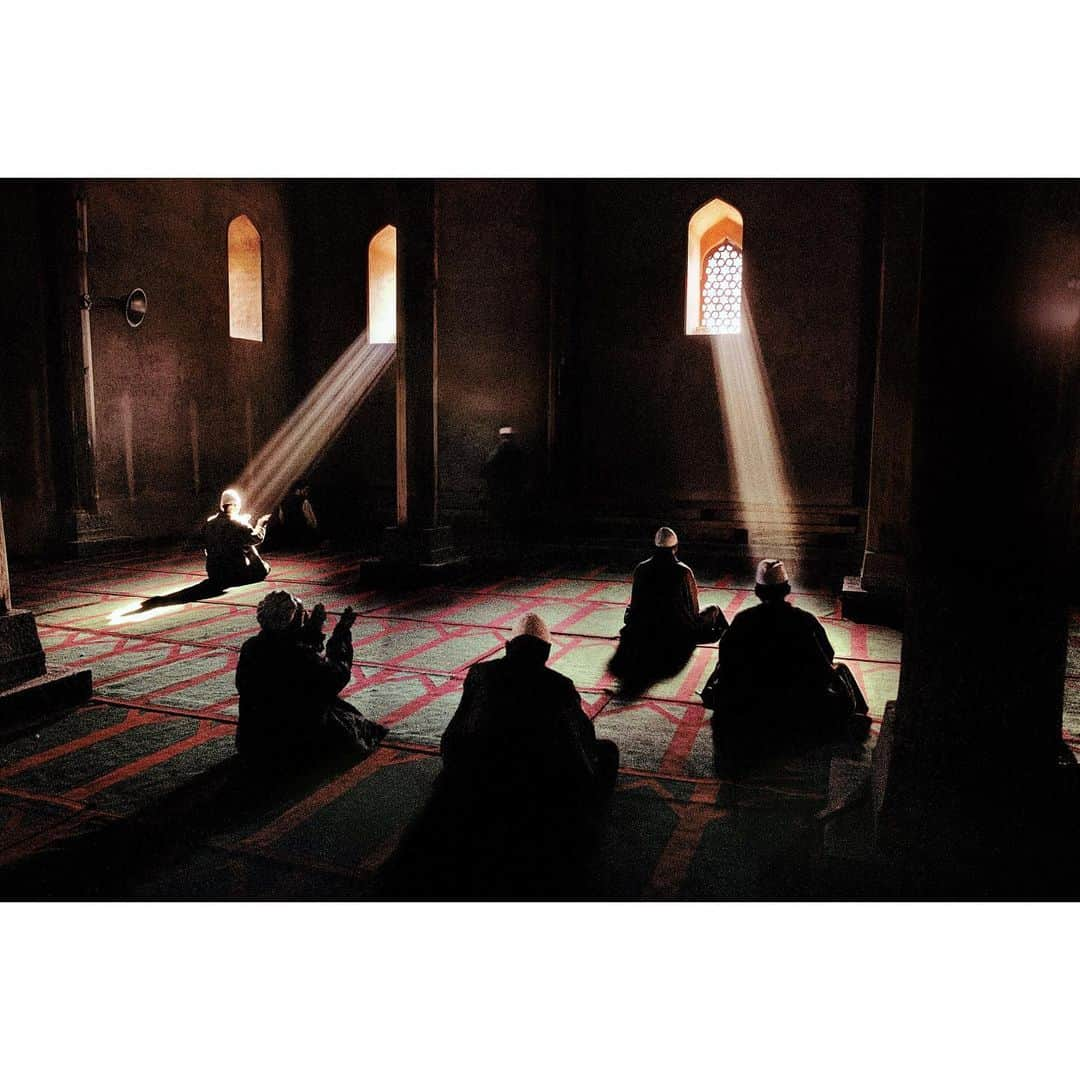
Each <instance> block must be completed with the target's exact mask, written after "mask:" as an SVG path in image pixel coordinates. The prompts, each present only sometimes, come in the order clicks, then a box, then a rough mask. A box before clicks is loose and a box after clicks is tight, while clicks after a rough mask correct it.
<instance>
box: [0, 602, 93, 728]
mask: <svg viewBox="0 0 1080 1080" xmlns="http://www.w3.org/2000/svg"><path fill="white" fill-rule="evenodd" d="M91 689H92V680H91V674H90V669H89V668H86V669H82V670H74V669H69V668H62V667H56V668H49V667H47V666H46V663H45V653H44V651H43V649H42V648H41V641H40V639H39V638H38V632H37V624H36V623H35V621H34V616H33V613H32V612H29V611H18V610H16V611H11V612H8V613H7V614H6V615H0V725H3V726H8V725H11V724H18V723H19V721H21V720H27V719H31V718H33V717H36V716H39V715H41V714H43V713H46V712H51V711H52V710H54V709H60V708H67V707H70V706H71V705H77V704H80V703H81V702H83V701H86V700H87V699H88V698H89V697H90V693H91Z"/></svg>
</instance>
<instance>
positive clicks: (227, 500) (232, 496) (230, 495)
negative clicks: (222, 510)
mask: <svg viewBox="0 0 1080 1080" xmlns="http://www.w3.org/2000/svg"><path fill="white" fill-rule="evenodd" d="M221 505H222V506H239V505H240V492H239V491H237V490H236V489H235V488H226V489H225V490H224V491H223V492H222V493H221Z"/></svg>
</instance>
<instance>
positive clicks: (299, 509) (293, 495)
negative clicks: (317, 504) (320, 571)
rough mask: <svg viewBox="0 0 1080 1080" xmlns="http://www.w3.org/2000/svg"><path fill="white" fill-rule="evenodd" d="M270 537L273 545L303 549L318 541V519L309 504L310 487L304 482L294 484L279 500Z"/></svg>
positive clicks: (314, 544)
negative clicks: (279, 503)
mask: <svg viewBox="0 0 1080 1080" xmlns="http://www.w3.org/2000/svg"><path fill="white" fill-rule="evenodd" d="M270 539H271V540H272V541H273V542H274V545H275V547H281V548H292V549H293V550H295V551H303V550H307V549H309V548H313V547H315V546H316V545H317V544H318V542H319V519H318V517H316V515H315V509H314V507H313V506H312V505H311V489H310V488H309V487H308V485H307V484H305V483H300V484H295V485H294V486H293V488H292V490H291V491H290V492H289V493H288V494H287V495H286V496H285V498H284V499H282V500H281V505H280V506H279V507H278V508H277V513H276V514H275V515H274V522H273V528H272V530H271V535H270Z"/></svg>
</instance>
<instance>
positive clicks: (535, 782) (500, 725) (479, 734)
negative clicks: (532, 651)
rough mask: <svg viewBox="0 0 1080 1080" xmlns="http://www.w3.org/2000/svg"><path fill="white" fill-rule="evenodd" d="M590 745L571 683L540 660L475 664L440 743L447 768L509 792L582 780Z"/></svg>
mask: <svg viewBox="0 0 1080 1080" xmlns="http://www.w3.org/2000/svg"><path fill="white" fill-rule="evenodd" d="M590 741H595V736H594V735H593V732H592V725H591V723H590V722H589V720H588V718H587V717H586V716H585V714H584V712H583V711H582V709H581V698H580V697H579V695H578V692H577V691H576V690H575V689H574V684H573V683H572V682H571V681H570V680H569V679H568V678H566V677H565V676H564V675H560V674H559V673H558V672H557V671H552V670H551V669H550V668H548V667H546V666H544V665H543V664H542V663H536V662H530V661H528V660H526V661H523V660H521V659H515V658H513V657H510V656H507V657H503V658H501V659H498V660H489V661H486V662H484V663H480V664H474V665H473V667H472V668H470V669H469V674H468V677H467V678H466V680H465V689H464V693H463V694H462V699H461V703H460V705H459V706H458V708H457V711H456V712H455V713H454V716H453V718H452V719H451V721H450V724H449V725H448V727H447V729H446V731H445V733H444V734H443V738H442V754H443V757H444V759H445V760H446V764H447V767H448V769H451V770H461V771H464V772H467V773H468V774H469V775H470V776H472V777H474V779H477V780H481V782H485V781H486V782H491V783H492V784H493V785H494V786H498V787H501V788H505V789H507V790H508V791H512V790H513V787H514V786H515V785H518V784H525V785H528V786H536V787H539V786H546V785H555V786H558V787H571V788H572V787H574V786H576V785H578V784H584V783H587V782H588V781H589V780H590V779H591V776H592V765H591V763H590V759H589V757H588V753H587V744H588V743H589V742H590Z"/></svg>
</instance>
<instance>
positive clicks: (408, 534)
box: [382, 525, 468, 574]
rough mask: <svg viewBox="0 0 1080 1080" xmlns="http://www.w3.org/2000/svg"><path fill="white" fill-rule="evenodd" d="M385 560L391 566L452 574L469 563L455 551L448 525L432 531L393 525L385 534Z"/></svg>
mask: <svg viewBox="0 0 1080 1080" xmlns="http://www.w3.org/2000/svg"><path fill="white" fill-rule="evenodd" d="M382 558H383V562H384V564H386V565H387V566H391V567H394V568H400V569H411V570H419V571H423V572H425V573H429V574H431V573H434V574H441V573H448V572H450V571H451V570H454V569H456V568H458V567H462V566H465V565H466V563H467V562H468V558H467V557H466V556H464V555H462V554H460V553H459V552H458V551H457V550H456V549H455V548H454V539H453V535H452V532H451V529H450V528H449V526H446V525H440V526H436V527H435V528H432V529H414V528H410V527H409V526H408V525H392V526H390V527H389V528H387V529H385V530H384V531H383V536H382Z"/></svg>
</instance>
